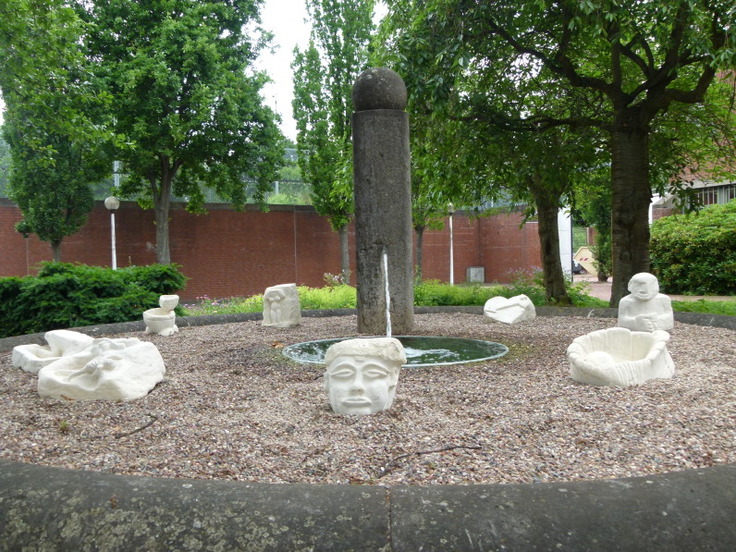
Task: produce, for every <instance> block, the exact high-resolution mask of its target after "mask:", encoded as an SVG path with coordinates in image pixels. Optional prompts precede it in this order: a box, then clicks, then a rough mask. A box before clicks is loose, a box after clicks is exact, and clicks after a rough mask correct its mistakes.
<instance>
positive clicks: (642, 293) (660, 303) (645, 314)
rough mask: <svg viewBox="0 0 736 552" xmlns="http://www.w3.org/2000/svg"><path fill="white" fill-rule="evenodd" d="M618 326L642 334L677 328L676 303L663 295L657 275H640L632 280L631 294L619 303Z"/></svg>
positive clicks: (642, 273) (641, 273) (630, 282)
mask: <svg viewBox="0 0 736 552" xmlns="http://www.w3.org/2000/svg"><path fill="white" fill-rule="evenodd" d="M618 325H619V326H621V327H622V328H628V329H630V330H634V331H638V332H653V331H655V330H671V329H672V328H674V327H675V318H674V314H673V312H672V301H670V298H669V297H668V296H666V295H665V294H663V293H659V282H658V281H657V277H656V276H654V274H649V273H648V272H639V273H638V274H634V275H633V276H632V277H631V280H629V295H627V296H625V297H622V298H621V300H620V301H619V303H618Z"/></svg>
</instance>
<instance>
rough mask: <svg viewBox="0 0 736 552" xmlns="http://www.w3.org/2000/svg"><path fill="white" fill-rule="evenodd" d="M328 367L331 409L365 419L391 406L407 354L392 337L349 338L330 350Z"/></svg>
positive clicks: (327, 377) (327, 386) (328, 352)
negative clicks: (367, 415) (365, 416)
mask: <svg viewBox="0 0 736 552" xmlns="http://www.w3.org/2000/svg"><path fill="white" fill-rule="evenodd" d="M325 364H326V365H327V370H326V371H325V375H324V386H325V389H326V390H327V393H328V395H329V399H330V405H331V406H332V410H334V411H335V412H337V413H338V414H353V415H359V416H363V415H366V414H374V413H376V412H379V411H381V410H387V409H388V408H390V407H391V404H392V403H393V400H394V395H395V393H396V385H397V383H398V381H399V372H400V370H401V366H402V365H403V364H406V355H405V353H404V347H403V346H402V345H401V342H400V341H399V340H398V339H395V338H393V337H376V338H356V339H346V340H345V341H340V342H338V343H335V344H334V345H332V346H331V347H330V348H329V349H327V352H326V353H325Z"/></svg>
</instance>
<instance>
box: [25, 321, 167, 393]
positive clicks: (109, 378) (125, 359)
mask: <svg viewBox="0 0 736 552" xmlns="http://www.w3.org/2000/svg"><path fill="white" fill-rule="evenodd" d="M46 336H47V340H48V341H49V344H50V345H51V343H53V347H55V348H56V349H57V350H60V351H61V353H62V354H61V356H59V357H56V358H54V359H53V360H52V362H50V363H48V364H46V365H45V366H43V367H41V369H40V370H39V371H38V393H39V394H40V395H41V396H42V397H52V398H56V399H68V400H94V399H102V400H110V401H118V400H124V401H127V400H132V399H137V398H140V397H143V396H145V395H146V394H148V392H149V391H150V390H151V389H153V388H154V387H155V385H156V384H157V383H158V382H160V381H161V380H162V379H163V377H164V373H165V372H166V368H165V367H164V360H163V358H162V357H161V354H160V353H159V351H158V349H157V348H156V346H155V345H154V344H153V343H147V342H144V341H141V340H139V339H137V338H134V337H132V338H117V339H109V338H98V339H93V338H89V339H90V341H87V340H86V339H84V338H86V337H88V336H85V335H83V334H79V333H77V332H72V331H69V330H54V331H53V332H48V333H47V334H46ZM49 337H50V339H49ZM84 343H87V345H86V346H85V347H83V348H81V347H82V344H84ZM19 347H27V346H25V345H19V346H18V347H16V348H15V349H14V350H13V365H15V366H16V367H18V368H22V367H23V366H21V365H20V364H19V363H16V358H18V359H19V360H20V359H21V356H18V357H16V355H15V351H16V349H18V348H19ZM37 347H39V349H44V348H43V347H40V346H37ZM51 350H52V347H49V348H48V349H46V352H41V354H42V355H44V354H47V353H48V352H50V351H51ZM34 351H35V352H40V351H39V350H37V349H34ZM26 352H27V350H26ZM39 358H45V359H48V358H49V357H48V356H46V357H39Z"/></svg>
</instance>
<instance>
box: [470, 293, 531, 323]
mask: <svg viewBox="0 0 736 552" xmlns="http://www.w3.org/2000/svg"><path fill="white" fill-rule="evenodd" d="M483 314H484V315H485V316H487V317H488V318H490V319H491V320H495V321H496V322H503V323H504V324H516V323H518V322H524V321H526V320H534V319H535V318H536V317H537V311H536V309H535V308H534V303H532V300H531V299H529V297H527V296H526V295H516V296H515V297H511V298H510V299H507V298H506V297H491V298H490V299H489V300H488V301H486V304H485V305H484V306H483Z"/></svg>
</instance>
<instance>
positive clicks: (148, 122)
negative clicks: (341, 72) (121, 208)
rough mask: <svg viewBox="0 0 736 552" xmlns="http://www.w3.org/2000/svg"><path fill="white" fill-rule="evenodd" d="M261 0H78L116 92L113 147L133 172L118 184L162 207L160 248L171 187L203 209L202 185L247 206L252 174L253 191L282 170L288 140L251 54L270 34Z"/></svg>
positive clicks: (103, 72) (163, 248)
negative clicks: (120, 143) (119, 142)
mask: <svg viewBox="0 0 736 552" xmlns="http://www.w3.org/2000/svg"><path fill="white" fill-rule="evenodd" d="M261 3H262V1H261V0H232V1H229V2H210V1H205V0H197V1H194V2H191V1H185V0H152V1H150V2H145V3H140V2H137V1H134V0H109V1H105V2H93V3H89V2H81V1H80V2H79V4H78V6H79V9H80V12H81V13H82V17H83V19H84V20H85V21H86V22H87V25H88V29H89V30H88V32H87V33H86V35H85V46H86V48H87V55H88V56H89V57H90V58H91V59H93V60H94V61H95V62H96V63H98V64H99V67H98V70H97V72H96V77H97V78H98V79H100V80H101V82H103V83H104V86H105V88H106V90H108V91H109V93H110V94H111V95H112V96H113V98H114V103H113V118H114V129H115V132H116V134H117V135H118V136H120V137H121V138H124V141H125V147H121V148H118V149H117V151H116V156H117V157H118V158H119V159H120V160H122V161H123V163H124V167H125V172H126V173H127V174H128V176H129V178H128V179H127V181H126V183H125V185H124V186H123V188H122V190H121V193H122V194H123V195H134V194H137V195H140V197H142V198H143V200H144V201H147V202H148V203H149V204H152V205H153V206H154V208H155V212H156V221H155V222H156V240H157V244H156V255H157V260H158V262H160V263H169V262H170V261H171V258H170V252H169V242H168V220H169V214H168V213H169V202H170V198H171V195H172V192H173V193H175V194H176V195H177V196H178V197H186V198H187V199H188V208H189V209H190V210H194V211H197V210H201V208H202V205H203V202H204V199H203V195H202V188H201V186H207V187H212V188H214V189H215V191H216V192H217V194H218V195H219V196H221V197H223V198H227V199H228V200H229V201H231V202H232V204H233V205H234V206H235V208H241V207H242V206H243V205H244V203H245V201H246V200H247V199H248V198H247V195H248V193H247V186H246V182H245V181H246V179H249V180H251V181H254V182H255V183H256V186H255V190H254V192H255V198H256V200H258V201H262V200H263V194H264V193H265V192H266V191H268V190H269V189H270V186H271V184H272V182H273V181H274V180H275V179H276V175H277V171H278V167H279V166H280V164H281V163H282V161H283V143H282V136H281V133H280V131H279V129H278V127H277V125H276V115H275V114H274V113H273V112H272V110H271V109H270V108H268V107H267V106H265V105H264V102H263V100H262V98H261V96H260V90H261V88H262V86H263V85H264V83H265V82H266V78H267V77H266V76H265V75H264V74H262V73H258V72H256V71H254V69H253V65H252V64H253V61H254V60H255V58H256V56H257V54H258V52H259V51H260V49H261V48H262V47H263V46H264V44H265V42H266V40H267V39H268V35H266V34H264V33H263V32H262V31H261V30H260V29H259V27H258V22H259V9H260V4H261Z"/></svg>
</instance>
